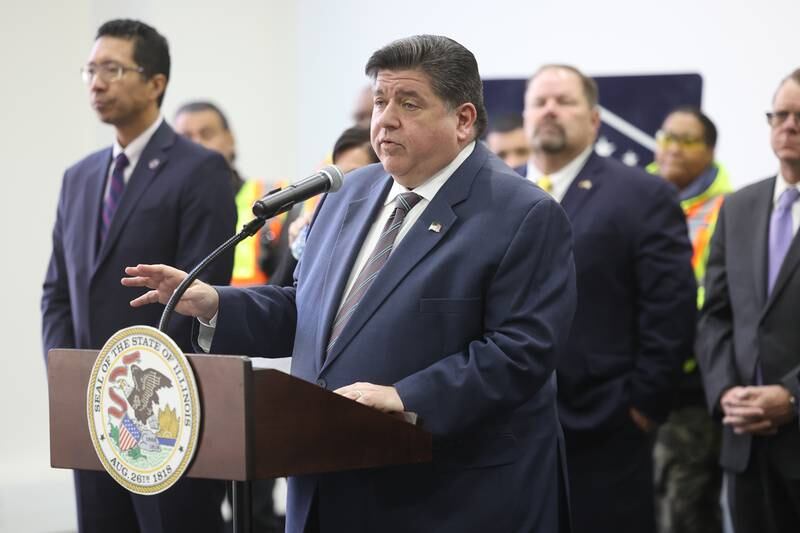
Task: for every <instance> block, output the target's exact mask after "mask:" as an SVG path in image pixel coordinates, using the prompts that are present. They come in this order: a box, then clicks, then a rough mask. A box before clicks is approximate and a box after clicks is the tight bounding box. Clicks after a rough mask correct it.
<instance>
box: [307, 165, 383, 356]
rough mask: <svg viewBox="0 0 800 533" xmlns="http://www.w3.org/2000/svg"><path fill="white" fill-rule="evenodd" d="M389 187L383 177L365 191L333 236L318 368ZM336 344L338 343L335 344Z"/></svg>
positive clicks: (319, 332) (320, 335) (325, 286)
mask: <svg viewBox="0 0 800 533" xmlns="http://www.w3.org/2000/svg"><path fill="white" fill-rule="evenodd" d="M391 186H392V180H391V178H390V177H389V176H385V177H384V178H383V179H382V180H379V182H378V183H376V184H375V185H374V186H373V187H370V189H369V190H368V191H367V195H366V196H363V197H362V198H359V199H356V200H353V201H352V202H350V204H348V206H347V211H346V212H345V215H344V217H343V218H342V224H341V226H340V227H339V231H338V233H337V234H336V242H335V243H334V245H333V249H332V250H331V254H330V258H329V259H330V260H329V262H328V269H327V271H326V273H325V281H324V283H323V286H322V294H323V297H322V302H323V309H322V314H321V320H320V321H319V324H318V325H317V356H318V357H317V363H318V364H317V368H321V367H322V362H323V361H324V360H325V358H326V355H325V351H326V347H327V345H328V338H329V336H330V331H331V326H332V324H333V320H334V318H335V317H336V313H337V312H338V311H339V304H341V301H342V293H344V289H345V286H346V285H347V280H348V279H349V278H350V272H351V271H352V270H353V265H354V264H355V261H356V258H357V257H358V253H359V252H360V251H361V245H362V243H363V242H364V239H366V237H367V233H368V232H369V229H370V227H371V226H372V223H373V221H374V220H375V217H377V216H378V213H380V211H381V208H382V207H383V200H384V198H385V197H386V194H387V193H388V191H389V188H390V187H391ZM337 344H338V343H337Z"/></svg>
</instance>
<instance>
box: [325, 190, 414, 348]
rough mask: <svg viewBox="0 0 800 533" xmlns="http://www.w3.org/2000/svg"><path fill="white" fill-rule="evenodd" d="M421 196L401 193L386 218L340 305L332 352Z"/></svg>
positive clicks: (335, 323)
mask: <svg viewBox="0 0 800 533" xmlns="http://www.w3.org/2000/svg"><path fill="white" fill-rule="evenodd" d="M421 199H422V197H421V196H419V195H418V194H416V193H413V192H406V193H403V194H400V195H399V196H398V197H397V198H396V199H395V202H394V203H395V206H394V211H392V214H391V216H389V219H388V220H387V221H386V225H385V226H384V227H383V231H382V232H381V236H380V238H379V239H378V244H377V245H375V249H374V250H373V251H372V254H371V255H370V257H369V260H368V261H367V263H366V264H365V265H364V268H362V269H361V272H359V273H358V277H357V278H356V281H355V283H353V288H352V289H350V292H349V293H348V295H347V298H345V300H344V302H343V303H342V306H341V307H340V308H339V312H338V313H336V319H335V320H334V321H333V327H332V328H331V336H330V341H328V348H327V349H326V352H330V351H331V348H333V346H334V344H336V341H337V340H338V339H339V336H340V335H341V334H342V331H343V330H344V327H345V325H346V324H347V321H348V320H349V319H350V317H351V316H352V315H353V312H354V311H355V310H356V308H357V307H358V304H359V303H360V302H361V299H362V298H363V297H364V295H365V294H366V292H367V290H368V289H369V288H370V286H371V285H372V282H373V281H375V278H376V277H377V276H378V273H379V272H380V271H381V268H383V265H385V264H386V261H387V260H388V259H389V254H391V253H392V247H393V246H394V241H395V240H396V239H397V234H398V233H400V228H401V227H402V226H403V220H405V218H406V215H407V214H408V212H409V211H411V209H412V208H413V207H414V206H415V205H417V202H419V201H420V200H421Z"/></svg>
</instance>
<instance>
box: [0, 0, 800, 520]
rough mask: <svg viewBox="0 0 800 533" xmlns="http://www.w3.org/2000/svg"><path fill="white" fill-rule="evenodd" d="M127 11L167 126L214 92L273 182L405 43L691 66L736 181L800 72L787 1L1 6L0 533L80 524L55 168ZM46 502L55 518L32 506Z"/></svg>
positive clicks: (29, 0)
mask: <svg viewBox="0 0 800 533" xmlns="http://www.w3.org/2000/svg"><path fill="white" fill-rule="evenodd" d="M119 16H131V17H136V18H141V19H143V20H145V21H147V22H149V23H152V24H153V25H155V26H156V27H157V28H158V29H159V30H160V31H162V32H163V33H164V34H165V35H166V36H167V38H168V39H169V41H170V44H171V47H172V54H173V75H172V79H171V82H170V85H169V89H168V91H167V98H166V100H165V104H164V110H165V114H166V115H167V117H168V118H171V116H172V113H173V112H174V110H175V109H176V108H177V106H178V105H180V104H181V103H183V102H184V101H186V100H188V99H192V98H210V99H213V100H214V101H216V102H217V103H219V104H220V105H221V106H222V107H223V109H225V110H226V111H227V113H228V115H229V118H230V120H231V123H232V125H233V128H234V130H235V133H236V134H237V137H238V141H239V156H240V161H239V163H240V168H241V169H242V170H243V171H244V173H245V174H246V175H249V176H259V177H262V178H264V179H267V180H274V179H277V178H280V177H287V176H288V177H300V176H303V175H305V174H307V173H308V172H310V171H311V170H313V169H314V167H315V166H316V165H317V164H318V162H319V160H320V159H321V158H322V156H323V155H324V154H325V153H326V152H327V151H329V150H330V148H331V145H332V143H333V141H334V140H335V138H336V136H337V135H338V134H339V133H340V132H341V131H342V130H343V129H344V128H345V127H346V126H348V125H349V122H350V121H349V117H350V112H351V109H352V104H353V101H354V98H355V95H356V93H357V91H358V89H359V88H360V87H361V86H362V85H364V84H365V82H366V79H365V78H364V76H363V66H364V63H365V62H366V59H367V58H368V56H369V54H370V53H371V52H372V51H373V50H374V49H376V48H377V47H379V46H381V45H383V44H385V43H387V42H388V41H390V40H392V39H394V38H398V37H402V36H407V35H410V34H415V33H440V34H445V35H449V36H451V37H453V38H455V39H456V40H458V41H460V42H462V43H463V44H464V45H466V46H467V47H468V48H470V49H471V50H472V51H473V52H474V53H475V55H476V57H477V58H478V63H479V65H480V67H481V71H482V73H483V75H484V76H485V77H525V76H527V75H529V74H530V73H531V72H532V71H533V70H534V69H535V68H536V66H537V65H539V64H541V63H543V62H553V61H558V62H570V63H573V64H575V65H577V66H579V67H580V68H582V69H584V70H586V71H587V72H588V73H591V74H602V75H613V74H633V73H661V72H686V71H696V72H699V73H701V74H702V75H703V78H704V82H705V89H704V90H705V96H704V105H705V108H706V110H707V111H708V113H709V114H710V115H711V116H712V118H713V119H714V120H715V121H716V123H717V125H718V127H719V129H720V144H719V150H718V155H719V159H720V160H722V161H723V162H724V163H726V164H727V165H728V166H729V167H730V169H731V171H732V173H733V175H734V179H735V181H736V182H737V184H739V185H741V184H744V183H747V182H750V181H753V180H755V179H757V178H759V177H762V176H765V175H767V174H768V173H770V172H773V171H774V170H775V162H774V159H773V157H772V155H771V153H770V150H769V145H768V142H767V133H768V132H767V127H766V124H765V122H764V119H763V112H764V111H765V110H767V109H768V108H769V104H770V100H771V96H772V92H773V90H774V88H775V86H776V83H777V81H778V80H779V79H780V78H781V77H782V76H784V75H785V74H787V73H788V72H789V71H790V70H792V69H793V68H795V67H797V66H800V60H798V55H797V46H796V34H797V32H796V21H797V20H798V19H800V3H799V2H797V1H796V0H771V1H769V2H766V3H756V2H753V1H750V2H747V3H744V2H737V1H728V2H721V1H705V2H702V1H697V0H694V1H689V0H672V1H671V2H647V1H642V0H638V1H636V0H609V1H606V2H588V1H587V2H567V1H562V2H542V1H538V0H533V1H530V2H521V1H519V0H516V1H510V0H492V1H491V2H485V1H484V2H477V1H474V0H471V1H464V0H460V1H456V0H442V1H439V2H433V1H431V0H425V1H422V0H404V1H403V2H401V3H394V4H391V3H390V4H385V3H384V4H380V3H374V2H365V1H356V0H337V1H336V2H330V1H323V0H295V2H294V3H292V2H290V1H277V0H272V1H259V0H229V1H228V2H225V3H222V2H208V1H189V0H171V1H169V2H164V1H162V2H156V1H154V0H139V1H137V2H125V1H122V0H70V2H59V1H58V0H49V1H48V0H0V59H2V61H0V65H2V68H3V78H2V79H3V83H0V96H1V97H2V103H3V107H2V115H0V124H1V125H2V126H3V127H2V128H0V162H2V165H3V168H4V170H5V175H4V179H3V180H2V185H0V187H2V189H0V190H2V195H0V202H2V204H1V205H0V217H2V218H0V227H2V244H3V246H4V248H5V249H6V250H7V251H6V252H5V253H4V255H3V260H2V261H0V279H2V280H3V281H4V282H5V283H4V286H5V295H6V298H5V305H3V306H2V311H0V313H2V314H0V324H3V330H2V333H3V338H5V339H6V342H7V344H6V348H5V349H4V352H5V354H4V356H3V357H0V377H1V378H2V379H1V381H0V405H1V406H2V407H1V408H0V409H2V411H1V413H2V420H3V422H4V424H3V429H4V431H3V438H2V439H0V531H14V532H17V531H56V530H66V529H69V528H74V527H75V526H74V524H75V518H74V512H73V511H72V491H71V486H70V478H69V476H68V474H67V473H66V472H63V471H54V470H51V469H50V468H49V466H48V465H49V456H48V450H49V441H48V433H47V431H48V429H47V398H46V384H45V380H44V366H43V362H42V357H41V349H40V340H39V323H40V320H39V310H38V305H39V304H38V302H39V298H40V293H41V282H42V278H43V275H44V269H45V266H46V261H47V258H48V256H49V238H50V231H51V226H52V223H53V218H54V214H55V202H56V197H57V194H58V188H59V184H60V179H61V174H62V172H63V170H64V168H65V167H66V166H67V165H69V164H70V163H72V162H74V161H76V160H77V159H79V158H80V157H82V156H83V155H85V154H86V153H88V152H89V151H91V150H94V149H96V148H98V147H100V146H103V145H106V144H108V143H109V142H110V141H111V135H112V132H111V130H110V129H109V128H108V127H106V126H99V125H97V122H96V120H95V117H94V116H93V113H92V112H91V110H90V109H89V106H88V98H87V94H86V90H85V88H84V87H83V86H82V84H81V83H80V78H79V76H78V69H79V67H80V66H81V65H82V64H83V63H84V62H85V60H86V56H87V55H88V51H89V48H90V46H91V42H92V38H93V36H94V32H95V30H96V28H97V26H98V25H99V24H100V23H101V22H103V21H104V20H106V19H108V18H114V17H119ZM33 494H36V495H38V500H37V501H34V500H33V499H32V498H30V497H29V496H31V495H33ZM43 504H44V505H48V506H50V507H51V508H52V512H51V513H49V514H45V513H41V512H38V511H37V510H38V509H41V508H42V507H43ZM31 516H33V517H35V518H36V519H37V520H38V521H37V522H30V521H27V522H25V521H24V520H30V517H31Z"/></svg>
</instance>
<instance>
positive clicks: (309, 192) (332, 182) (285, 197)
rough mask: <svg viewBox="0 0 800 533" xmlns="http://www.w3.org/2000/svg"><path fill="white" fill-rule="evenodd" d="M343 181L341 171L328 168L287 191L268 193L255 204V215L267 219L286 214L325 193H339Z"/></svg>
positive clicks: (286, 189)
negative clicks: (299, 204)
mask: <svg viewBox="0 0 800 533" xmlns="http://www.w3.org/2000/svg"><path fill="white" fill-rule="evenodd" d="M343 179H344V177H343V176H342V171H341V170H339V169H338V168H337V167H335V166H333V165H330V166H327V167H325V168H323V169H322V170H320V171H319V172H317V173H316V174H313V175H311V176H309V177H307V178H304V179H302V180H300V181H298V182H297V183H293V184H292V185H289V186H288V187H286V188H285V189H275V190H272V191H270V192H268V193H267V194H266V195H264V196H263V197H262V198H261V199H260V200H257V201H256V203H254V204H253V214H254V215H255V216H257V217H258V218H261V219H267V218H272V217H274V216H275V215H279V214H281V213H285V212H286V211H289V210H290V209H291V208H292V207H294V205H295V204H296V203H298V202H303V201H305V200H308V199H309V198H311V197H313V196H316V195H318V194H322V193H324V192H336V191H338V190H339V188H340V187H341V186H342V180H343Z"/></svg>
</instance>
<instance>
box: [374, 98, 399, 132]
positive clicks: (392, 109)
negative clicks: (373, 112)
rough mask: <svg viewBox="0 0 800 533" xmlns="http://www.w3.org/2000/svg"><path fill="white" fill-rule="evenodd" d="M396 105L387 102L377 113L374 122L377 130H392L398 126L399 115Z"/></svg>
mask: <svg viewBox="0 0 800 533" xmlns="http://www.w3.org/2000/svg"><path fill="white" fill-rule="evenodd" d="M398 112H399V109H398V107H397V104H395V103H393V102H389V103H388V104H386V106H384V108H383V109H381V110H380V111H379V112H377V113H378V120H377V121H376V123H377V125H378V127H379V128H388V129H394V128H397V127H399V126H400V115H399V114H398Z"/></svg>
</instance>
